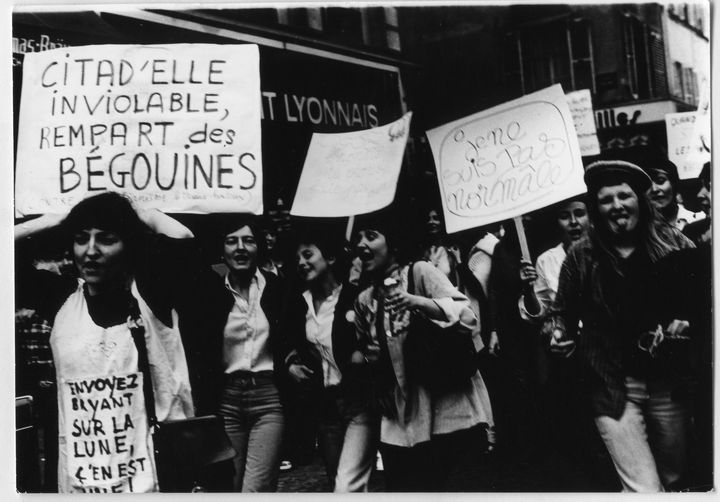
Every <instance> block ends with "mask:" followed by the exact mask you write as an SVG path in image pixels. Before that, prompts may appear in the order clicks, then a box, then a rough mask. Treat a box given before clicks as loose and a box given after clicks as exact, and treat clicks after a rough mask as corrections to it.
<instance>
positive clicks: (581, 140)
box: [565, 89, 600, 157]
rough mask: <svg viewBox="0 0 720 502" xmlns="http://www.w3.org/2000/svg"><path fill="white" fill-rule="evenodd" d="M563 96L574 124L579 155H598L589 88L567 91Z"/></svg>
mask: <svg viewBox="0 0 720 502" xmlns="http://www.w3.org/2000/svg"><path fill="white" fill-rule="evenodd" d="M565 97H566V98H567V102H568V107H569V108H570V114H571V115H572V118H573V123H574V124H575V131H576V132H577V137H578V144H579V145H580V155H582V156H583V157H585V156H588V155H599V154H600V142H599V141H598V137H597V129H595V113H594V112H593V106H592V97H591V95H590V90H589V89H583V90H581V91H574V92H568V93H567V94H566V95H565Z"/></svg>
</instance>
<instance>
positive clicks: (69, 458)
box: [15, 192, 194, 493]
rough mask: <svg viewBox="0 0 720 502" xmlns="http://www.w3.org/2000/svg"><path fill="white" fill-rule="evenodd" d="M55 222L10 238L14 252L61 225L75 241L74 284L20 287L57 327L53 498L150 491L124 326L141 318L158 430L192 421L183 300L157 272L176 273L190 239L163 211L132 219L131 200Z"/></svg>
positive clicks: (27, 278) (132, 353)
mask: <svg viewBox="0 0 720 502" xmlns="http://www.w3.org/2000/svg"><path fill="white" fill-rule="evenodd" d="M60 220H61V217H60V216H57V215H45V216H43V217H40V218H38V219H35V220H31V221H28V222H25V223H23V224H20V225H17V226H16V227H15V239H16V241H18V240H19V239H22V238H25V237H29V236H31V235H32V234H35V233H37V232H40V231H42V230H46V229H49V228H51V227H54V226H56V225H58V224H60V225H61V229H62V230H63V233H64V235H67V236H68V237H69V238H70V241H71V249H72V255H73V258H74V262H75V266H76V267H77V272H78V276H79V278H78V279H77V280H76V281H75V280H72V279H68V278H66V277H61V276H57V275H52V274H43V273H41V272H37V271H34V270H25V271H22V273H20V274H19V276H18V277H17V301H18V304H19V305H21V304H22V305H23V306H31V307H33V308H35V309H37V310H38V311H40V312H41V313H43V314H44V315H46V317H47V318H48V319H53V320H54V322H53V329H52V334H51V337H50V343H51V346H52V351H53V358H54V362H55V368H56V372H57V382H58V384H57V385H58V431H59V437H58V443H59V458H58V490H59V491H60V492H61V493H69V492H81V493H82V492H85V493H87V492H90V493H104V492H152V491H157V488H158V487H157V476H156V467H155V462H154V458H153V454H152V452H153V448H152V438H151V435H150V431H149V428H148V420H147V415H146V410H145V400H144V397H143V390H142V373H141V372H140V371H139V368H138V352H137V350H136V348H135V344H134V343H133V339H132V336H131V333H130V329H129V327H128V318H129V317H130V316H131V314H132V315H133V317H140V319H141V320H142V323H143V324H144V327H145V342H146V345H147V352H148V359H149V362H150V375H151V378H152V383H153V389H154V395H155V411H156V415H157V418H158V420H159V421H163V420H167V419H182V418H186V417H190V416H193V414H194V412H193V400H192V396H191V392H190V381H189V376H188V367H187V363H186V359H185V352H184V350H183V344H182V341H181V339H180V333H179V331H178V328H177V324H178V322H177V321H178V316H177V313H176V311H175V310H174V309H173V307H174V306H173V299H174V297H175V295H176V294H177V291H178V290H177V288H174V287H173V285H172V284H168V283H167V282H165V283H164V284H161V283H162V282H163V280H164V279H166V278H167V277H169V276H170V274H165V273H163V270H162V268H163V263H164V262H166V261H168V259H169V260H171V261H172V262H173V263H174V264H176V263H177V260H178V256H180V255H183V253H186V252H187V250H186V249H184V247H185V248H187V247H188V244H187V243H188V242H189V241H190V242H191V239H189V238H191V237H192V234H191V233H190V231H189V230H188V229H187V228H185V227H184V226H183V225H181V224H180V223H178V222H177V221H175V220H173V219H171V218H169V217H168V216H166V215H164V214H162V213H160V212H158V211H149V212H139V213H136V212H135V210H134V209H133V208H132V206H131V204H130V202H129V201H128V200H127V199H125V198H124V197H123V196H121V195H119V194H116V193H111V192H106V193H103V194H100V195H96V196H94V197H90V198H87V199H85V200H83V201H81V202H80V203H78V204H77V205H76V206H75V207H74V208H73V209H72V210H71V211H70V213H69V214H68V215H67V217H66V218H65V219H64V220H62V221H60ZM153 232H154V233H153ZM158 234H163V235H158ZM183 239H187V240H183ZM188 249H189V248H188ZM153 258H156V259H153ZM163 291H165V292H166V293H167V294H162V292H163ZM159 293H160V294H159ZM150 298H152V301H150V300H148V301H146V299H150ZM148 303H150V304H151V305H152V307H151V306H150V305H148Z"/></svg>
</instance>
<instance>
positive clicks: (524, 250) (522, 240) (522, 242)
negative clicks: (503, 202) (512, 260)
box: [513, 216, 532, 263]
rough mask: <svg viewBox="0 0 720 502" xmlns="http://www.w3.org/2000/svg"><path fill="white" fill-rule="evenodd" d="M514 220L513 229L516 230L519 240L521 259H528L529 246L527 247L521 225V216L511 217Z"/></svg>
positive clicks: (523, 228)
mask: <svg viewBox="0 0 720 502" xmlns="http://www.w3.org/2000/svg"><path fill="white" fill-rule="evenodd" d="M513 221H514V222H515V230H517V234H518V240H519V241H520V251H521V252H522V257H523V260H526V261H529V262H531V263H532V260H531V259H530V248H528V243H527V237H525V227H524V226H523V222H522V216H516V217H515V218H513Z"/></svg>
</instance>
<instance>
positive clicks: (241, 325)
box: [223, 270, 273, 373]
mask: <svg viewBox="0 0 720 502" xmlns="http://www.w3.org/2000/svg"><path fill="white" fill-rule="evenodd" d="M265 284H266V281H265V277H263V275H262V274H261V273H260V271H259V270H257V271H255V275H254V276H253V278H252V280H251V281H250V288H249V291H248V301H246V300H245V299H244V298H242V297H241V296H240V293H238V292H237V291H236V290H235V289H233V287H232V286H231V284H230V276H229V275H226V276H225V287H226V288H227V289H228V290H229V291H230V292H231V293H232V295H233V298H234V299H235V304H234V305H233V308H232V310H231V311H230V313H229V314H228V318H227V323H226V324H225V331H224V343H223V345H224V346H223V361H224V363H225V373H233V372H235V371H272V370H273V358H272V354H271V353H270V347H269V343H268V342H269V336H270V323H269V322H268V320H267V317H266V316H265V313H264V312H263V310H262V308H261V307H260V298H262V294H263V291H264V290H265Z"/></svg>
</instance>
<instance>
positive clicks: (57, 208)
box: [15, 44, 263, 216]
mask: <svg viewBox="0 0 720 502" xmlns="http://www.w3.org/2000/svg"><path fill="white" fill-rule="evenodd" d="M260 106H261V105H260V76H259V56H258V48H257V46H255V45H212V44H176V45H145V46H143V45H98V46H84V47H71V48H70V47H65V48H59V49H54V50H49V51H44V52H40V53H33V54H27V55H26V56H25V62H24V69H23V85H22V98H21V104H20V122H19V131H18V145H17V162H16V186H15V204H16V213H17V215H18V216H21V215H28V214H41V213H52V212H60V213H62V212H65V211H67V210H68V209H69V208H70V207H72V206H73V205H74V204H75V203H77V202H78V201H79V200H81V199H82V198H84V197H85V196H87V195H91V194H93V193H97V192H101V191H105V190H112V191H118V192H123V193H125V194H127V195H128V196H129V197H130V198H131V199H132V200H133V201H134V202H135V203H136V204H137V205H138V206H139V207H143V208H160V209H163V210H164V211H169V212H198V213H206V212H252V213H261V212H262V207H263V203H262V156H261V141H260V138H261V134H260V115H261V111H260Z"/></svg>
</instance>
